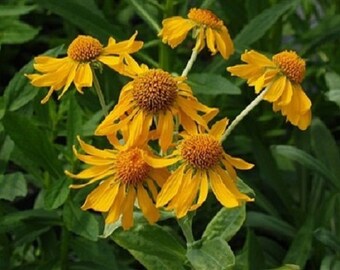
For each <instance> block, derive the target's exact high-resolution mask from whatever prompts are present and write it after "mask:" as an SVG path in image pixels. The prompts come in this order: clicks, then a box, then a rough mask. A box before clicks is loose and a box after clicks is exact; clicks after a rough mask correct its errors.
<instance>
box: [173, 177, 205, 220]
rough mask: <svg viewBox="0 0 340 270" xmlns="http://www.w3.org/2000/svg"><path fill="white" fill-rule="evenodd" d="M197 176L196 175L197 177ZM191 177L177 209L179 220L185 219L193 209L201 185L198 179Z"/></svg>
mask: <svg viewBox="0 0 340 270" xmlns="http://www.w3.org/2000/svg"><path fill="white" fill-rule="evenodd" d="M195 176H196V175H195ZM195 176H194V177H191V176H189V177H188V179H187V180H186V182H187V184H186V186H185V188H184V187H183V189H184V193H183V197H182V198H181V200H180V201H179V202H178V206H177V209H176V216H177V218H182V217H184V216H185V215H186V214H187V213H188V210H189V209H190V208H191V206H192V204H193V201H194V200H195V198H196V196H197V192H198V187H199V185H200V179H198V177H195Z"/></svg>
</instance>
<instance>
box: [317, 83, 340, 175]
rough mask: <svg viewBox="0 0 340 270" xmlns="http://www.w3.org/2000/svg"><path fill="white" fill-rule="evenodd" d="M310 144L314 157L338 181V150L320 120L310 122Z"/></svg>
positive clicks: (339, 163)
mask: <svg viewBox="0 0 340 270" xmlns="http://www.w3.org/2000/svg"><path fill="white" fill-rule="evenodd" d="M339 92H340V89H339ZM311 143H312V147H313V150H314V153H315V155H316V157H317V158H318V159H319V160H320V161H321V162H322V163H323V164H324V165H325V166H326V167H327V168H328V169H329V170H330V171H331V172H332V173H333V174H334V176H335V177H336V178H337V179H340V153H339V149H338V146H337V144H336V141H335V139H334V138H333V136H332V133H331V132H330V131H329V129H328V128H327V127H326V125H325V124H324V123H323V122H322V121H321V120H320V119H314V120H313V122H312V125H311Z"/></svg>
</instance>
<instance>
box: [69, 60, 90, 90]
mask: <svg viewBox="0 0 340 270" xmlns="http://www.w3.org/2000/svg"><path fill="white" fill-rule="evenodd" d="M92 82H93V74H92V70H91V67H90V64H88V63H85V64H80V65H79V66H78V69H77V71H76V74H75V77H74V84H75V86H76V89H77V90H78V92H80V93H83V91H82V88H83V87H91V86H92Z"/></svg>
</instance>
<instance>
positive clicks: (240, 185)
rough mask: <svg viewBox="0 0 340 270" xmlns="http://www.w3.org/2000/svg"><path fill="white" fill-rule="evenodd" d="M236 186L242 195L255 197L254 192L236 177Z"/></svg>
mask: <svg viewBox="0 0 340 270" xmlns="http://www.w3.org/2000/svg"><path fill="white" fill-rule="evenodd" d="M236 185H237V188H238V189H239V190H240V191H241V192H242V193H245V194H248V195H250V196H252V197H255V195H256V193H255V191H254V190H253V189H252V188H251V187H250V186H248V185H247V184H246V183H244V181H243V180H242V179H241V178H239V177H237V182H236Z"/></svg>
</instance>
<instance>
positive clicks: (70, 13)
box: [36, 0, 116, 41]
mask: <svg viewBox="0 0 340 270" xmlns="http://www.w3.org/2000/svg"><path fill="white" fill-rule="evenodd" d="M36 2H37V3H38V4H39V5H40V6H42V7H44V8H46V9H48V10H50V11H52V12H54V13H56V14H58V15H59V16H61V17H63V18H64V19H65V20H67V21H69V22H70V23H72V24H74V25H76V26H78V27H79V28H80V29H82V30H83V31H85V33H88V34H90V35H92V36H94V37H97V38H99V39H100V40H103V41H104V40H105V41H106V40H107V39H108V37H110V36H112V35H113V34H115V31H114V29H116V27H115V26H114V25H112V24H111V23H110V22H109V21H107V20H106V19H105V18H104V16H100V15H99V14H98V10H97V9H93V8H92V5H84V4H81V3H79V2H77V1H68V0H49V1H45V0H36ZM91 2H93V1H91ZM75 11H77V12H75Z"/></svg>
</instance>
